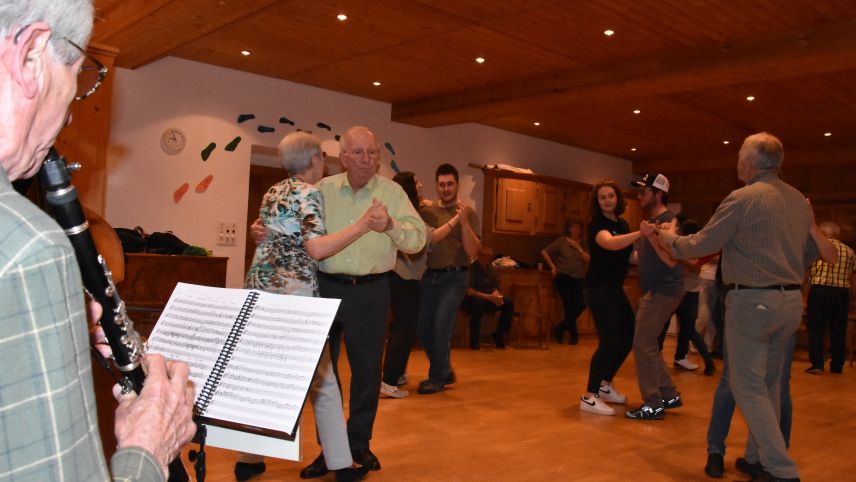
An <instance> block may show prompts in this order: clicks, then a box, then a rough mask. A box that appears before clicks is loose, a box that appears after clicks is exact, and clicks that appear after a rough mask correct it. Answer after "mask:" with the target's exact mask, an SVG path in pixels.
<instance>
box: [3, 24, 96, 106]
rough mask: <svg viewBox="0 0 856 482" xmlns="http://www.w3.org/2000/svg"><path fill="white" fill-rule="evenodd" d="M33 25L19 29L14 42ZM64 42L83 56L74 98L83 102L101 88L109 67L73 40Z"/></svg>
mask: <svg viewBox="0 0 856 482" xmlns="http://www.w3.org/2000/svg"><path fill="white" fill-rule="evenodd" d="M30 25H32V24H27V25H24V26H23V27H21V28H20V29H18V31H17V32H16V33H15V38H14V42H15V43H18V38H19V37H20V36H21V34H22V33H23V32H24V30H27V28H28V27H29V26H30ZM63 40H65V41H66V42H68V43H69V45H71V46H72V47H74V48H75V49H77V51H79V52H80V54H81V55H83V64H81V66H80V71H79V72H78V73H77V94H76V95H75V96H74V100H83V99H85V98H87V97H89V96H90V95H92V94H94V93H95V91H96V90H98V87H101V83H102V82H104V78H105V77H107V70H108V69H107V66H105V65H104V64H102V63H101V62H99V61H98V59H96V58H95V57H93V56H91V55H89V54H88V53H87V52H86V50H83V47H81V46H80V45H77V44H76V43H74V42H72V41H71V40H69V39H67V38H65V37H63Z"/></svg>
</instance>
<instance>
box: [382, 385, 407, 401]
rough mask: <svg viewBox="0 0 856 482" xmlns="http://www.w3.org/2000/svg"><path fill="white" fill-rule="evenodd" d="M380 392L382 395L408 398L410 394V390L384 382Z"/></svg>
mask: <svg viewBox="0 0 856 482" xmlns="http://www.w3.org/2000/svg"><path fill="white" fill-rule="evenodd" d="M380 394H381V395H382V396H385V397H390V398H406V397H407V396H408V395H410V392H408V391H407V390H404V389H402V388H398V387H394V386H392V385H387V384H386V383H384V382H380Z"/></svg>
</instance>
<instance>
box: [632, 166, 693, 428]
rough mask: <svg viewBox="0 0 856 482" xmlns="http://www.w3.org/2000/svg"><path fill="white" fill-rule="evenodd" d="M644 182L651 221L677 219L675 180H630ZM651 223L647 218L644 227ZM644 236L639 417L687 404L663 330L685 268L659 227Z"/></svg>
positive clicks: (637, 343) (640, 248)
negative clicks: (668, 359) (666, 355)
mask: <svg viewBox="0 0 856 482" xmlns="http://www.w3.org/2000/svg"><path fill="white" fill-rule="evenodd" d="M630 184H631V185H632V186H634V187H639V188H641V189H639V195H638V196H639V207H641V208H642V209H643V210H645V212H646V213H647V214H648V223H651V224H653V225H659V224H661V223H665V222H671V221H672V218H674V216H675V215H674V214H673V213H672V211H670V210H669V208H668V207H666V203H667V202H668V196H669V194H668V193H669V180H668V179H666V176H664V175H662V174H646V175H645V176H644V177H643V178H642V179H640V180H638V181H633V182H632V183H630ZM645 227H646V223H642V228H645ZM641 232H642V234H643V236H644V237H642V238H640V239H639V240H638V241H637V242H636V251H637V253H638V260H639V288H640V291H641V296H640V297H639V306H638V309H637V310H636V330H635V332H634V334H633V357H634V358H635V359H636V375H637V376H638V377H639V390H640V391H641V394H642V406H641V407H639V408H638V409H636V410H628V411H627V412H626V413H625V415H626V416H627V417H628V418H633V419H637V420H657V419H661V418H663V416H664V415H665V412H666V410H670V409H674V408H678V407H680V406H681V405H683V401H682V400H681V396H680V393H678V390H677V388H675V384H674V382H673V381H672V377H671V376H670V375H669V370H668V369H667V368H666V363H665V362H664V361H663V356H662V354H661V353H660V343H659V340H658V338H659V336H660V333H661V332H662V331H663V327H665V326H666V323H668V322H669V319H670V318H671V316H672V313H674V311H675V309H676V308H677V307H678V305H679V304H680V302H681V299H682V298H683V296H684V284H683V278H682V274H683V270H682V268H681V265H679V264H678V262H677V261H675V260H674V259H673V258H672V257H671V256H670V255H669V254H668V253H667V252H665V250H664V249H663V248H662V247H661V246H660V245H659V243H658V242H657V239H656V238H657V236H656V230H655V229H651V228H648V229H642V230H641Z"/></svg>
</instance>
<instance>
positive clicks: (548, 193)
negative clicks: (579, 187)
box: [535, 182, 565, 236]
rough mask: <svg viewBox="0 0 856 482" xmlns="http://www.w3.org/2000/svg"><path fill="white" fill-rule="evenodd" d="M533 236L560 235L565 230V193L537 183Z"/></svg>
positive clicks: (551, 186) (556, 187)
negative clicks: (536, 209) (536, 207)
mask: <svg viewBox="0 0 856 482" xmlns="http://www.w3.org/2000/svg"><path fill="white" fill-rule="evenodd" d="M535 203H536V205H537V206H538V211H537V213H536V215H535V234H550V235H556V236H558V235H560V234H562V233H563V231H564V230H565V192H564V191H563V190H562V188H560V187H558V186H553V185H550V184H543V183H540V182H539V183H538V185H537V189H536V194H535Z"/></svg>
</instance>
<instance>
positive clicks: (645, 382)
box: [633, 291, 683, 408]
mask: <svg viewBox="0 0 856 482" xmlns="http://www.w3.org/2000/svg"><path fill="white" fill-rule="evenodd" d="M682 298H683V293H681V294H679V295H666V294H663V293H655V292H653V291H649V292H647V293H645V294H643V295H642V296H641V297H640V298H639V307H638V308H637V310H636V330H635V332H634V334H633V358H635V359H636V376H637V377H638V378H639V390H640V391H641V392H642V401H643V402H644V403H645V405H648V406H649V407H651V408H659V407H661V406H663V399H670V398H674V397H676V396H677V395H678V390H677V389H676V388H675V384H674V383H673V382H672V377H671V375H669V370H668V368H666V362H664V361H663V354H662V353H661V352H660V342H659V340H658V337H659V336H660V333H661V332H662V331H663V327H664V326H666V323H668V322H669V319H670V318H671V317H672V313H674V312H675V310H676V309H677V308H678V305H679V304H681V299H682Z"/></svg>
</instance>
